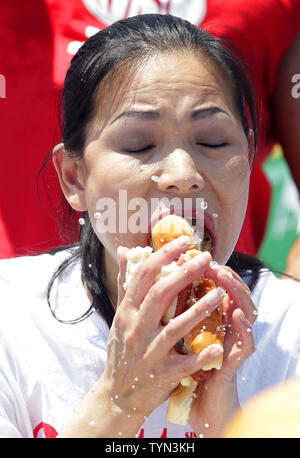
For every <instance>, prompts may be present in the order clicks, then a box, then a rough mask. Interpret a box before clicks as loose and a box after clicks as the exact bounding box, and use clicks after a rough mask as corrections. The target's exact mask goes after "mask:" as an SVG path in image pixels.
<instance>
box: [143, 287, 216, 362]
mask: <svg viewBox="0 0 300 458" xmlns="http://www.w3.org/2000/svg"><path fill="white" fill-rule="evenodd" d="M223 296H224V292H223V291H222V289H221V288H216V289H214V290H212V291H210V292H209V293H207V294H206V295H205V296H204V297H202V299H200V300H199V301H197V302H196V303H195V304H194V305H193V306H192V307H190V308H189V309H188V310H186V311H185V312H184V313H182V314H181V315H179V316H177V317H176V318H174V319H173V320H171V321H170V322H169V323H168V324H167V325H166V326H164V327H163V328H162V330H161V332H160V333H159V334H158V335H157V336H156V337H155V339H154V340H153V342H152V343H153V346H152V349H153V350H152V358H155V357H156V353H157V356H161V355H162V354H166V353H168V352H169V351H170V349H171V348H172V347H174V345H175V344H176V343H177V342H178V341H179V340H180V339H182V338H183V337H184V336H185V335H186V334H188V333H189V332H190V331H191V330H192V329H193V328H194V327H195V326H196V325H197V324H198V323H199V322H201V321H202V320H204V319H205V318H206V317H207V315H209V314H210V313H211V312H212V311H213V310H215V309H216V308H217V307H218V306H219V305H220V304H221V303H222V300H223Z"/></svg>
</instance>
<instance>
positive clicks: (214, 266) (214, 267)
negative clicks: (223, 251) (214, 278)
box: [209, 261, 219, 269]
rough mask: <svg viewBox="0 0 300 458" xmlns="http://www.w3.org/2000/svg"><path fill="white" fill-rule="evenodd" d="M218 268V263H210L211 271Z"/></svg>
mask: <svg viewBox="0 0 300 458" xmlns="http://www.w3.org/2000/svg"><path fill="white" fill-rule="evenodd" d="M218 266H219V264H218V263H217V261H211V262H210V263H209V267H210V268H211V269H216V268H217V267H218Z"/></svg>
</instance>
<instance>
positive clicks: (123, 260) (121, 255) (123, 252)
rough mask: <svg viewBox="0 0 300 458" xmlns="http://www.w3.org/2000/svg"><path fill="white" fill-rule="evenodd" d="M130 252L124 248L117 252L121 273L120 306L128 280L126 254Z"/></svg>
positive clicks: (119, 283) (119, 284) (119, 274)
mask: <svg viewBox="0 0 300 458" xmlns="http://www.w3.org/2000/svg"><path fill="white" fill-rule="evenodd" d="M128 251H129V249H128V248H125V247H123V246H119V247H118V251H117V259H118V264H119V273H118V306H119V304H120V303H121V302H122V300H123V299H124V296H125V290H124V288H123V284H124V283H125V280H126V265H127V259H126V254H127V252H128Z"/></svg>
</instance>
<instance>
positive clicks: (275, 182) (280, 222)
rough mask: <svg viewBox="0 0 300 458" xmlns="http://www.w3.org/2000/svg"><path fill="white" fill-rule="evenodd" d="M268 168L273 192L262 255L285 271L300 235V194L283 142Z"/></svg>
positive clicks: (271, 266) (276, 149) (264, 260)
mask: <svg viewBox="0 0 300 458" xmlns="http://www.w3.org/2000/svg"><path fill="white" fill-rule="evenodd" d="M264 171H265V173H266V175H267V177H268V179H269V181H270V183H271V186H272V189H273V195H272V202H271V209H270V215H269V219H268V224H267V230H266V235H265V238H264V240H263V243H262V246H261V249H260V252H259V255H258V256H259V258H260V259H261V260H262V261H263V262H264V263H265V265H266V266H267V267H269V268H270V269H274V270H276V271H280V272H284V271H285V267H286V259H287V256H288V253H289V251H290V248H291V246H292V245H293V243H294V241H295V240H296V238H297V230H298V221H299V217H300V206H299V197H298V192H297V188H296V186H295V184H294V182H293V180H292V177H291V173H290V170H289V167H288V165H287V163H286V161H285V159H284V157H283V153H282V150H281V148H280V147H279V146H278V147H277V146H276V147H275V148H274V151H273V153H272V155H271V156H270V158H269V159H268V160H267V161H266V162H265V164H264Z"/></svg>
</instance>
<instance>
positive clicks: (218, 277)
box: [205, 266, 257, 324]
mask: <svg viewBox="0 0 300 458" xmlns="http://www.w3.org/2000/svg"><path fill="white" fill-rule="evenodd" d="M205 275H209V276H210V278H212V279H213V280H214V281H215V282H216V284H218V285H219V286H222V287H223V288H224V289H225V290H226V291H227V292H228V295H229V298H230V300H229V301H228V308H227V310H224V311H225V312H226V313H227V315H229V316H231V314H232V312H233V310H234V309H236V308H237V307H239V308H241V309H242V310H243V312H244V313H245V316H246V317H247V319H248V320H249V321H250V322H251V323H252V324H253V323H254V321H255V320H256V316H257V309H256V307H255V305H254V303H253V301H252V299H251V294H250V293H251V292H250V290H249V288H248V287H247V285H246V284H245V283H244V282H243V281H242V280H241V278H240V277H239V276H238V275H237V274H236V273H235V272H233V271H232V270H231V269H230V268H227V267H226V268H224V266H219V268H217V269H210V270H209V271H206V272H205ZM225 305H226V302H225Z"/></svg>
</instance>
